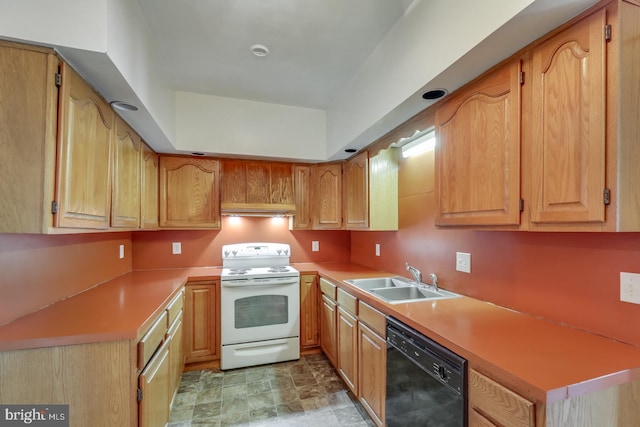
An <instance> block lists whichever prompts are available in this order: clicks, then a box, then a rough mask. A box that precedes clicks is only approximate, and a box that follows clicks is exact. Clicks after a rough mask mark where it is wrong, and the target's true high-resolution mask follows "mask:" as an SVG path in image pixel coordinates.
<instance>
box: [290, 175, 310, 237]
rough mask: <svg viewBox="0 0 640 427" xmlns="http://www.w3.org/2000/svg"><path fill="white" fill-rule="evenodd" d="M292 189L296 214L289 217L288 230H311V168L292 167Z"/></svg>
mask: <svg viewBox="0 0 640 427" xmlns="http://www.w3.org/2000/svg"><path fill="white" fill-rule="evenodd" d="M293 188H294V201H295V204H296V214H295V215H293V216H291V217H290V219H289V228H290V229H291V230H311V229H312V228H313V222H312V220H311V218H312V215H311V206H312V194H311V166H307V165H294V166H293Z"/></svg>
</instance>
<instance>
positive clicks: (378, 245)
mask: <svg viewBox="0 0 640 427" xmlns="http://www.w3.org/2000/svg"><path fill="white" fill-rule="evenodd" d="M376 256H380V243H376Z"/></svg>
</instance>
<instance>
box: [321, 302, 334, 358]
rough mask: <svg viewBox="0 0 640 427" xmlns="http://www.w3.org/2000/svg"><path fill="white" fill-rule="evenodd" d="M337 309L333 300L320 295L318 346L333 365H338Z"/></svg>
mask: <svg viewBox="0 0 640 427" xmlns="http://www.w3.org/2000/svg"><path fill="white" fill-rule="evenodd" d="M337 316H338V310H337V306H336V303H335V301H333V300H331V299H329V298H327V297H326V295H322V307H321V317H320V348H322V352H323V353H324V354H325V356H327V359H329V361H330V362H331V364H332V365H333V366H334V367H337V366H338V335H337V329H336V328H337V319H338V317H337Z"/></svg>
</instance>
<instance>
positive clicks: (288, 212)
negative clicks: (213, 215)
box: [220, 202, 296, 216]
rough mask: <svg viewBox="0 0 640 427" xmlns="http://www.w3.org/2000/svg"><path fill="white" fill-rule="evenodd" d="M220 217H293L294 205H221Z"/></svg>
mask: <svg viewBox="0 0 640 427" xmlns="http://www.w3.org/2000/svg"><path fill="white" fill-rule="evenodd" d="M220 213H221V214H222V215H234V216H293V215H295V214H296V205H294V204H283V203H229V202H227V203H225V202H223V203H221V204H220Z"/></svg>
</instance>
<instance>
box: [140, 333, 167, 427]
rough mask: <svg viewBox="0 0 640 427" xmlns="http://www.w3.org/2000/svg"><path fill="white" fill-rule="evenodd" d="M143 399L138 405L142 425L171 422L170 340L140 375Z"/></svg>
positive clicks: (145, 426)
mask: <svg viewBox="0 0 640 427" xmlns="http://www.w3.org/2000/svg"><path fill="white" fill-rule="evenodd" d="M138 380H139V387H140V390H141V391H142V400H140V403H139V407H138V411H139V412H138V418H139V426H140V427H158V426H164V425H166V424H167V423H168V422H169V409H170V401H171V395H170V365H169V341H166V342H165V343H164V344H163V345H162V347H160V349H159V350H158V351H157V352H156V354H155V355H154V356H153V358H151V360H150V361H149V363H148V364H147V366H146V367H145V368H144V370H143V371H142V373H141V374H140V377H139V379H138Z"/></svg>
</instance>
